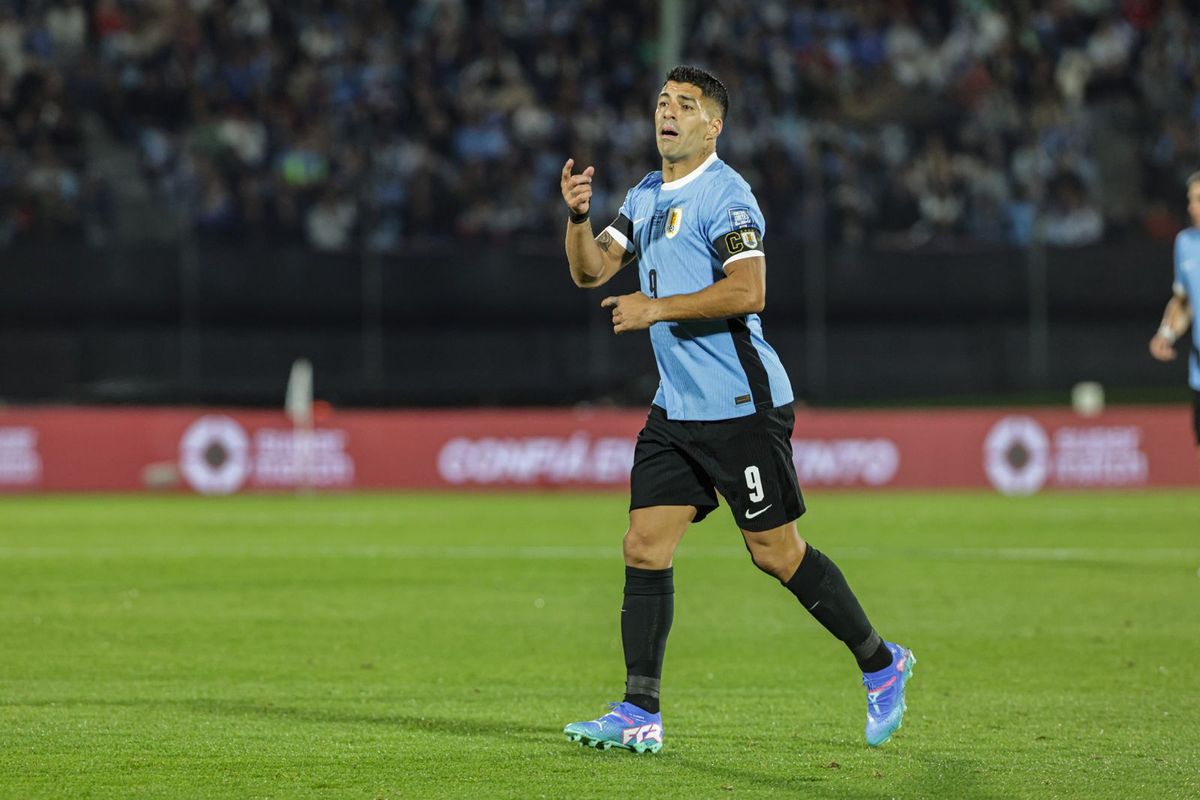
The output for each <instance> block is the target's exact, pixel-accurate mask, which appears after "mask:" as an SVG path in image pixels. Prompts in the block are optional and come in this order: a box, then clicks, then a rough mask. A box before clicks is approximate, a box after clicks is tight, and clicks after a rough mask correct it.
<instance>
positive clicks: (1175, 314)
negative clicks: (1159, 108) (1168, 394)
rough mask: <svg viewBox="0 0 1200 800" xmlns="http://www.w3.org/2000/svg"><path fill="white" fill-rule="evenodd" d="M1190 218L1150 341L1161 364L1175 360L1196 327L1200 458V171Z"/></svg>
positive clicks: (1195, 416)
mask: <svg viewBox="0 0 1200 800" xmlns="http://www.w3.org/2000/svg"><path fill="white" fill-rule="evenodd" d="M1187 199H1188V206H1187V210H1188V216H1189V217H1191V218H1192V227H1190V228H1187V229H1186V230H1183V231H1180V232H1179V235H1178V236H1176V237H1175V285H1174V293H1173V294H1172V295H1171V299H1170V300H1168V301H1167V307H1166V309H1164V311H1163V317H1162V324H1160V325H1159V326H1158V333H1156V334H1154V338H1153V339H1151V340H1150V355H1152V356H1154V357H1155V358H1157V359H1158V360H1159V361H1174V360H1175V342H1177V341H1178V340H1179V337H1180V336H1183V334H1184V333H1186V332H1187V329H1188V327H1189V326H1191V328H1192V339H1191V347H1190V348H1189V349H1190V350H1191V353H1190V354H1189V356H1188V385H1189V386H1191V388H1192V427H1193V428H1194V429H1195V433H1196V448H1197V449H1196V455H1197V457H1200V353H1198V352H1197V351H1200V329H1198V328H1197V327H1196V326H1195V325H1192V303H1191V298H1193V297H1200V172H1193V173H1192V174H1191V175H1190V176H1188V179H1187Z"/></svg>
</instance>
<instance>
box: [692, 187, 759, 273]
mask: <svg viewBox="0 0 1200 800" xmlns="http://www.w3.org/2000/svg"><path fill="white" fill-rule="evenodd" d="M714 189H716V187H714ZM705 208H706V210H707V214H706V220H705V236H706V237H707V238H708V241H709V242H710V243H711V244H712V247H713V249H714V250H715V251H716V253H717V259H718V260H719V261H720V262H721V266H722V267H726V266H728V265H730V264H732V263H734V262H736V261H740V260H742V259H744V258H752V257H754V256H763V255H765V254H766V253H765V251H764V250H763V235H764V233H765V232H766V223H765V222H764V221H763V215H762V211H760V210H759V208H758V201H757V200H755V199H754V195H753V194H752V193H751V192H750V189H749V187H747V186H745V184H741V185H738V184H727V185H726V186H724V187H722V188H720V189H716V191H714V192H712V193H711V194H710V196H709V200H708V202H706V203H705Z"/></svg>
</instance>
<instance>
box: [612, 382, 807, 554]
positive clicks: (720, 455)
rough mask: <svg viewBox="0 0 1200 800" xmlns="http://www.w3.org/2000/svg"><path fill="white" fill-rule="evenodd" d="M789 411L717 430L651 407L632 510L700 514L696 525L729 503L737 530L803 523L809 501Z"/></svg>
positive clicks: (637, 456)
mask: <svg viewBox="0 0 1200 800" xmlns="http://www.w3.org/2000/svg"><path fill="white" fill-rule="evenodd" d="M795 424H796V415H795V414H794V413H793V412H792V409H791V406H779V407H778V408H770V409H765V410H762V411H758V412H756V413H754V414H751V415H750V416H748V417H738V418H737V419H729V420H720V421H717V422H683V421H677V420H670V419H667V412H666V411H665V410H664V409H662V408H660V407H659V406H651V407H650V415H649V416H648V417H646V426H645V427H644V428H642V432H641V433H639V434H638V440H637V449H636V450H635V451H634V456H633V473H632V475H631V476H630V500H629V510H630V511H632V510H633V509H635V508H646V507H648V506H695V507H696V518H695V520H694V521H695V522H699V521H700V520H702V519H704V518H705V517H706V516H708V514H709V512H711V511H712V510H713V509H714V508H716V507H717V505H718V503H717V492H720V493H721V495H722V496H724V498H725V502H727V503H729V507H730V509H731V510H732V511H733V516H734V518H735V520H736V521H737V525H738V527H739V528H741V529H743V530H748V531H766V530H770V529H771V528H777V527H779V526H780V525H784V524H786V523H788V522H791V521H792V520H794V519H797V518H799V516H800V515H801V514H803V513H804V498H803V497H801V495H800V486H799V482H798V481H797V479H796V464H795V462H794V461H793V460H792V428H793V427H794V426H795Z"/></svg>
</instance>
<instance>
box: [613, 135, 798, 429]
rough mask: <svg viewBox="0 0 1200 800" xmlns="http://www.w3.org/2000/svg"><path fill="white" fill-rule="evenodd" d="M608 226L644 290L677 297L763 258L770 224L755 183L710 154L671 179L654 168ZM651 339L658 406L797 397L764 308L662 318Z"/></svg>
mask: <svg viewBox="0 0 1200 800" xmlns="http://www.w3.org/2000/svg"><path fill="white" fill-rule="evenodd" d="M606 230H607V231H608V233H609V234H611V235H612V237H613V239H615V240H616V241H617V243H619V244H620V245H622V246H623V247H624V248H625V250H626V251H627V252H629V253H635V254H636V255H637V262H638V275H639V278H640V280H641V288H642V292H643V293H645V294H646V295H648V296H649V297H670V296H671V295H676V294H691V293H693V292H698V291H700V290H701V289H705V288H707V287H709V286H711V285H713V284H714V283H716V282H717V281H719V280H721V279H723V278H724V277H725V268H726V267H728V266H729V265H730V264H733V263H735V262H737V261H739V260H741V259H744V258H750V257H752V256H762V255H763V235H764V233H765V232H766V226H765V224H764V222H763V217H762V212H761V211H760V210H759V208H758V202H757V201H756V200H755V199H754V195H753V194H752V193H751V192H750V186H749V184H747V183H746V181H744V180H742V176H741V175H738V174H737V173H736V172H734V171H733V169H732V168H730V167H729V165H727V164H726V163H725V162H724V161H721V160H720V159H719V158H717V155H716V153H713V154H712V155H711V156H709V157H708V159H707V160H705V162H704V163H703V164H701V165H700V166H699V167H697V168H696V169H695V170H693V171H692V172H690V173H688V174H687V175H685V176H684V177H682V178H680V179H678V180H674V181H668V182H666V183H664V182H663V178H662V173H661V172H651V173H650V174H649V175H647V176H646V177H645V178H643V179H642V181H641V183H639V184H638V185H637V186H635V187H633V188H632V189H630V190H629V194H627V195H626V196H625V202H624V203H623V204H622V205H621V211H620V214H618V216H617V218H616V219H615V220H614V221H613V223H612V225H610V226H609V227H608V228H607V229H606ZM650 342H651V344H652V345H653V346H654V358H655V360H656V361H657V362H658V374H659V384H658V392H657V394H655V395H654V404H655V405H658V406H662V407H663V408H664V409H666V412H667V417H668V418H669V419H674V420H721V419H733V418H735V417H745V416H749V415H750V414H753V413H754V412H755V411H757V410H759V409H766V408H774V407H776V406H781V405H785V404H788V403H791V402H792V399H793V397H792V386H791V383H790V382H789V381H788V376H787V373H786V372H785V371H784V369H783V365H782V364H781V363H780V361H779V356H778V355H776V354H775V351H774V350H773V349H772V348H771V345H769V344H767V342H766V340H765V339H764V338H763V334H762V320H761V319H760V318H759V316H758V314H747V315H745V316H741V317H734V318H732V319H722V320H696V321H688V322H657V323H655V324H654V325H651V326H650Z"/></svg>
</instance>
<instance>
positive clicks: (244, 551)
mask: <svg viewBox="0 0 1200 800" xmlns="http://www.w3.org/2000/svg"><path fill="white" fill-rule="evenodd" d="M828 552H830V553H831V554H832V555H834V556H837V557H838V558H841V559H854V560H864V561H904V560H918V561H920V560H924V561H1012V562H1072V561H1077V562H1088V561H1101V562H1114V563H1116V562H1128V563H1137V564H1174V563H1180V564H1181V565H1182V564H1187V563H1188V562H1192V563H1194V562H1197V561H1200V548H1196V547H1189V548H1177V547H1176V548H1172V547H841V548H836V547H831V548H829V549H828ZM620 557H621V548H620V545H619V544H614V545H612V546H603V547H601V546H587V545H554V546H529V547H519V546H517V547H513V546H493V545H352V544H347V545H330V546H315V547H306V546H302V545H301V546H294V547H293V546H288V545H286V544H278V545H186V546H167V545H163V546H144V547H143V546H137V545H132V546H129V547H86V546H84V547H41V546H31V547H4V546H0V560H14V561H16V560H57V559H99V560H113V559H147V558H149V559H168V560H170V559H192V558H218V559H289V558H290V559H327V558H345V559H382V560H389V559H390V560H463V561H472V560H498V561H558V560H576V561H588V560H597V561H615V560H618V559H620ZM678 557H679V558H680V559H689V558H703V559H745V558H748V556H747V554H746V551H745V549H743V548H741V547H732V546H730V547H721V546H706V545H697V546H688V545H682V546H680V548H679V552H678Z"/></svg>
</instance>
